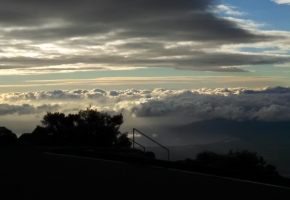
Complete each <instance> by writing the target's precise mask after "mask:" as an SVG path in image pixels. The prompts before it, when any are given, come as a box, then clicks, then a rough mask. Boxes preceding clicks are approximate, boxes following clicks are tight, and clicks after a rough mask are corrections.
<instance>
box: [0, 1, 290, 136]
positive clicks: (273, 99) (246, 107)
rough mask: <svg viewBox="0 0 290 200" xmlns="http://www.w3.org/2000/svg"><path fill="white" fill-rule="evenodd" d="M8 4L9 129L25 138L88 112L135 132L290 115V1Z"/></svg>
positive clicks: (1, 105) (4, 57)
mask: <svg viewBox="0 0 290 200" xmlns="http://www.w3.org/2000/svg"><path fill="white" fill-rule="evenodd" d="M0 2H1V7H0V24H1V30H0V46H1V48H0V123H1V124H0V126H7V127H8V128H10V129H12V130H13V131H14V132H16V133H18V134H20V133H23V132H31V131H32V130H33V128H34V127H35V126H36V125H37V124H39V122H40V120H41V117H42V116H43V114H45V112H46V111H62V112H66V113H69V112H77V111H78V110H79V109H85V108H86V107H87V106H88V105H92V107H93V108H97V109H99V110H102V111H107V112H110V113H112V114H113V113H120V112H121V113H123V114H124V116H126V117H125V121H126V120H127V121H130V122H126V123H127V124H125V128H124V129H126V128H127V127H128V128H129V127H131V126H132V125H133V124H135V123H136V121H138V123H139V124H140V126H146V125H148V124H149V123H150V124H152V123H153V124H154V123H156V124H157V123H158V124H166V123H168V120H169V119H170V123H171V122H172V123H173V124H181V123H189V122H191V121H193V120H200V119H208V118H214V117H225V118H233V119H244V118H257V119H261V120H288V119H290V116H289V114H288V113H289V111H290V105H289V103H288V102H289V101H288V100H289V94H290V90H289V88H288V86H289V85H290V24H289V19H290V0H254V1H253V0H243V1H241V0H220V1H214V0H122V1H120V0H75V1H70V0H58V1H54V0H44V1H36V0H25V1H23V0H21V1H20V0H0ZM277 86H280V87H278V88H277ZM267 87H270V88H267ZM249 95H252V96H249ZM253 105H254V106H253ZM176 116H178V117H176ZM131 119H132V120H131ZM15 121H17V123H15ZM124 131H125V130H124Z"/></svg>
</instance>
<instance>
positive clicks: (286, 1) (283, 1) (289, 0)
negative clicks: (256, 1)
mask: <svg viewBox="0 0 290 200" xmlns="http://www.w3.org/2000/svg"><path fill="white" fill-rule="evenodd" d="M271 1H274V2H275V3H277V4H288V5H290V0H271Z"/></svg>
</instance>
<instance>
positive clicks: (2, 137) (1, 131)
mask: <svg viewBox="0 0 290 200" xmlns="http://www.w3.org/2000/svg"><path fill="white" fill-rule="evenodd" d="M16 140H17V136H16V134H15V133H12V131H10V130H9V129H7V128H5V127H0V144H10V143H14V142H16Z"/></svg>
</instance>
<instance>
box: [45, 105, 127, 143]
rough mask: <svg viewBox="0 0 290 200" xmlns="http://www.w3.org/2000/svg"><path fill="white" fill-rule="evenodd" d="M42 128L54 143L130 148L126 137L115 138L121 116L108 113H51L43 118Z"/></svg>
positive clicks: (88, 109)
mask: <svg viewBox="0 0 290 200" xmlns="http://www.w3.org/2000/svg"><path fill="white" fill-rule="evenodd" d="M41 122H42V128H44V129H45V130H46V133H44V135H45V134H46V135H47V136H52V138H53V140H54V142H56V143H72V142H74V143H78V144H83V145H93V146H104V147H109V146H113V145H117V146H120V145H121V144H123V145H125V146H129V145H130V146H131V143H130V141H128V140H126V137H127V136H122V137H117V135H118V133H119V128H120V126H121V124H122V123H123V116H122V114H119V115H113V116H110V115H109V114H108V113H105V112H99V111H97V110H94V109H91V108H87V109H86V110H80V111H79V112H78V113H77V114H69V115H67V116H66V115H65V114H64V113H59V112H55V113H51V112H47V114H46V115H45V116H44V117H43V120H42V121H41Z"/></svg>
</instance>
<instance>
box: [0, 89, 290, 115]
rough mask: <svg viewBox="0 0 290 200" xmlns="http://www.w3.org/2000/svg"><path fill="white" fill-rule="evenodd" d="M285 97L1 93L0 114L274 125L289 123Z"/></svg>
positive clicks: (266, 92)
mask: <svg viewBox="0 0 290 200" xmlns="http://www.w3.org/2000/svg"><path fill="white" fill-rule="evenodd" d="M289 98H290V88H287V87H275V88H260V89H247V88H217V89H207V88H200V89H192V90H168V89H163V88H157V89H154V90H136V89H130V90H117V91H113V90H108V91H106V90H101V89H94V90H66V91H62V90H56V91H41V92H29V93H7V94H2V96H0V102H3V103H2V104H0V113H1V115H12V114H19V115H24V114H25V115H28V114H39V115H40V114H44V113H45V112H46V111H60V112H65V113H71V112H74V113H75V112H77V111H79V110H80V109H85V108H86V107H88V106H89V105H91V106H92V108H94V109H98V110H100V111H105V112H109V113H111V114H116V113H123V114H124V115H126V116H128V117H129V119H132V120H133V119H134V118H135V119H137V118H140V119H145V118H154V119H155V120H157V121H158V120H161V121H162V119H165V118H167V117H171V118H172V117H175V118H178V119H179V120H181V121H195V120H202V119H212V118H220V117H222V118H227V119H236V120H245V119H258V120H266V121H275V120H290V114H289V113H290V103H289ZM4 101H6V102H11V103H4ZM12 102H13V103H12ZM27 102H30V103H27ZM56 102H58V103H56ZM182 119H183V120H182Z"/></svg>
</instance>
